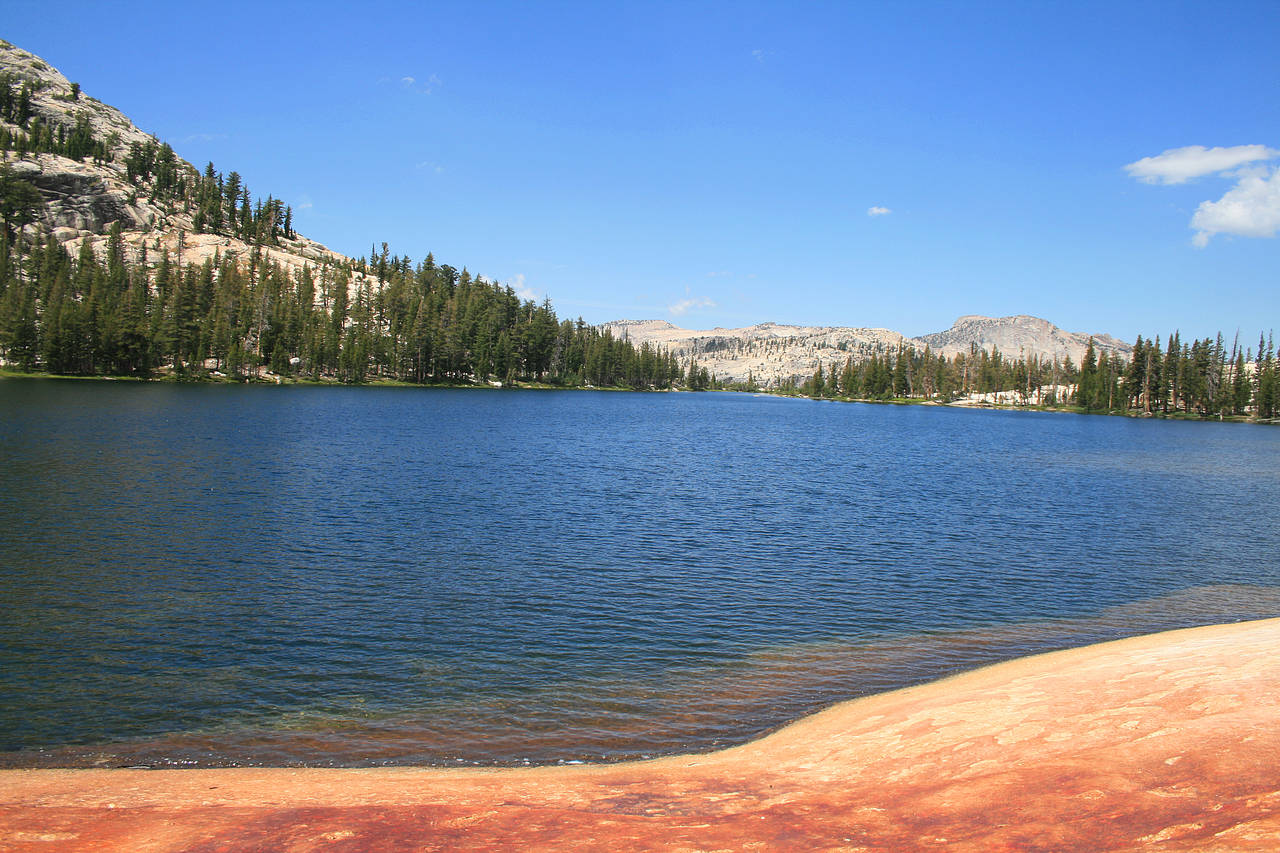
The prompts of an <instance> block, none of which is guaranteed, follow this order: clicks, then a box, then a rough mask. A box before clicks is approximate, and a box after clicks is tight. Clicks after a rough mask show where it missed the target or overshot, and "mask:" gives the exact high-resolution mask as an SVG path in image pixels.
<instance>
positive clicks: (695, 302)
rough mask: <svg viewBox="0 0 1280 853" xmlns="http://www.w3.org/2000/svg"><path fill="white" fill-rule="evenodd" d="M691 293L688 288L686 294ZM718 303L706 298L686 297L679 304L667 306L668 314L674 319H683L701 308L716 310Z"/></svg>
mask: <svg viewBox="0 0 1280 853" xmlns="http://www.w3.org/2000/svg"><path fill="white" fill-rule="evenodd" d="M688 292H689V291H688V289H687V288H686V289H685V293H686V294H687V293H688ZM715 307H716V303H715V302H713V301H712V300H711V299H708V298H707V297H705V296H686V297H685V298H684V299H681V300H680V301H679V302H676V303H673V304H671V305H668V306H667V312H668V313H669V314H671V316H673V317H682V316H684V315H685V314H688V313H689V312H690V311H696V310H698V309H699V308H715Z"/></svg>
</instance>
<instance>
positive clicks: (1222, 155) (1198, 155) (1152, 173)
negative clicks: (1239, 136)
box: [1124, 145, 1280, 184]
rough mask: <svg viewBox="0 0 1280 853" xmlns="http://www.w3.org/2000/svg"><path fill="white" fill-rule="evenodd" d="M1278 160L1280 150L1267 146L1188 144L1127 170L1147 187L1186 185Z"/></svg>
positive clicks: (1143, 160) (1140, 162)
mask: <svg viewBox="0 0 1280 853" xmlns="http://www.w3.org/2000/svg"><path fill="white" fill-rule="evenodd" d="M1275 157H1280V151H1277V150H1276V149H1274V148H1268V147H1267V146H1265V145H1233V146H1231V147H1230V148H1205V147H1204V146H1203V145H1188V146H1186V147H1184V148H1170V149H1169V150H1168V151H1164V152H1161V153H1160V154H1157V155H1156V156H1154V157H1143V158H1142V159H1141V160H1138V161H1136V162H1133V163H1130V164H1129V165H1127V166H1125V167H1124V168H1125V171H1126V172H1128V173H1129V176H1130V177H1133V178H1137V179H1138V180H1140V181H1142V182H1143V183H1144V184H1185V183H1186V182H1187V181H1189V180H1191V179H1192V178H1200V177H1203V176H1204V175H1212V174H1214V173H1216V172H1225V171H1227V170H1228V169H1235V168H1236V167H1238V166H1243V165H1244V164H1246V163H1254V162H1257V161H1258V160H1271V159H1273V158H1275Z"/></svg>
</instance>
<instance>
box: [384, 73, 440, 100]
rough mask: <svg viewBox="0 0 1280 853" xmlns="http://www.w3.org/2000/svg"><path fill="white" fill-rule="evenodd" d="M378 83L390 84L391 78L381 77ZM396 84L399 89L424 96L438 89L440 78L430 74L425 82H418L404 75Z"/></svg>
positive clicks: (410, 76) (412, 77)
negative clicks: (398, 85)
mask: <svg viewBox="0 0 1280 853" xmlns="http://www.w3.org/2000/svg"><path fill="white" fill-rule="evenodd" d="M378 82H379V83H388V82H391V78H390V77H382V78H379V80H378ZM397 82H399V83H400V88H401V89H407V90H408V91H410V92H421V93H422V94H424V95H430V94H431V93H432V92H434V91H435V90H436V89H438V88H440V85H441V81H440V78H439V77H437V76H436V75H434V74H432V75H431V76H430V77H428V78H427V79H426V80H419V79H418V78H417V77H414V76H412V75H409V74H406V75H404V76H403V77H401V78H400V79H399V80H398V81H397Z"/></svg>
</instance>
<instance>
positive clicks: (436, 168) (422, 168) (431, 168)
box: [413, 160, 444, 175]
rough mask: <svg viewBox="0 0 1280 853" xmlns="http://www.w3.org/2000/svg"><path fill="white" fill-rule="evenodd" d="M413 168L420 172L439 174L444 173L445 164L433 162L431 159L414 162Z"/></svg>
mask: <svg viewBox="0 0 1280 853" xmlns="http://www.w3.org/2000/svg"><path fill="white" fill-rule="evenodd" d="M413 168H414V169H416V170H417V171H419V172H434V173H435V174H437V175H442V174H444V166H441V165H440V164H439V163H433V162H431V161H430V160H423V161H422V162H420V163H414V164H413Z"/></svg>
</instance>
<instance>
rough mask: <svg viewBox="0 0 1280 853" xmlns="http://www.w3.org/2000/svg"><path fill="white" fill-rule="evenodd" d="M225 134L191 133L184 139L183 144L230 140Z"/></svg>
mask: <svg viewBox="0 0 1280 853" xmlns="http://www.w3.org/2000/svg"><path fill="white" fill-rule="evenodd" d="M228 138H229V137H228V136H227V134H225V133H191V134H188V135H186V136H184V137H182V139H181V141H182V142H214V141H216V140H219V139H228Z"/></svg>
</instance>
